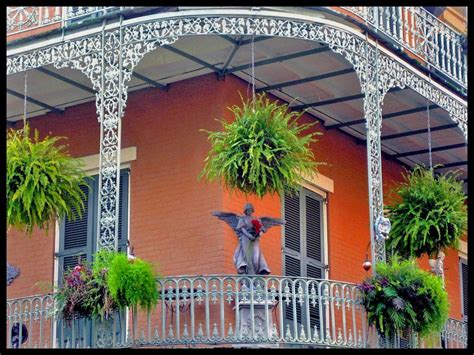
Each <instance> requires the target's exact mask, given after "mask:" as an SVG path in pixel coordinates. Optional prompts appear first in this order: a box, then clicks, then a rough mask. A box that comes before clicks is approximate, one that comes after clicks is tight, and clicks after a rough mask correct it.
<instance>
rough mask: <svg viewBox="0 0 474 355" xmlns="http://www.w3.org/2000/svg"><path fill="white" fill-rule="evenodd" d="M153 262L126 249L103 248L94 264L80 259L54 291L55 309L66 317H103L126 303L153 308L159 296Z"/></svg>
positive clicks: (96, 255) (67, 271) (126, 305)
mask: <svg viewBox="0 0 474 355" xmlns="http://www.w3.org/2000/svg"><path fill="white" fill-rule="evenodd" d="M155 277H156V275H155V273H154V272H153V268H152V265H151V264H150V263H147V262H145V261H143V260H141V259H139V258H136V259H134V260H129V259H128V256H127V255H126V254H124V253H117V252H113V251H108V250H105V249H104V250H100V251H99V252H97V253H96V254H95V258H94V262H93V263H92V265H87V263H83V262H80V261H79V262H78V265H76V266H75V267H74V268H71V269H69V270H66V271H65V272H64V278H63V282H62V286H61V287H60V288H59V289H58V290H57V292H56V294H55V300H56V305H57V308H56V311H57V312H58V313H60V314H61V316H62V317H63V318H64V319H74V318H76V317H94V318H100V319H104V318H107V317H108V316H109V315H111V314H112V313H114V312H115V311H117V310H118V309H122V308H124V307H128V306H133V305H140V306H141V307H142V308H145V309H147V310H149V309H151V308H152V307H153V306H154V305H155V304H156V300H157V298H158V291H157V288H156V280H155Z"/></svg>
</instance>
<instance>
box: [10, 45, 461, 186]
mask: <svg viewBox="0 0 474 355" xmlns="http://www.w3.org/2000/svg"><path fill="white" fill-rule="evenodd" d="M238 41H241V43H240V46H239V44H238ZM251 47H252V46H251V38H250V37H244V38H238V37H223V36H203V37H186V38H180V39H179V40H178V41H177V42H176V43H174V44H173V45H170V46H165V47H160V48H158V49H157V50H155V51H154V52H152V53H150V54H148V55H147V56H145V58H144V59H143V60H142V61H141V62H140V63H139V65H138V66H137V68H136V70H135V73H134V76H133V77H132V80H131V82H130V83H129V87H130V91H134V90H140V89H143V88H147V87H152V86H155V87H159V88H164V87H165V85H169V87H170V89H171V90H172V88H173V83H174V82H177V81H180V80H184V79H188V78H193V77H197V76H200V75H204V74H208V73H212V72H219V71H220V70H222V69H223V68H226V69H227V70H228V73H229V75H236V76H237V77H240V78H241V79H243V80H246V81H248V80H250V73H251V70H250V65H249V63H250V62H251ZM254 52H255V83H256V87H257V90H265V91H269V92H271V93H272V94H274V95H275V96H277V97H278V98H280V99H282V100H284V101H287V102H292V107H295V108H296V109H303V108H308V105H309V104H311V105H312V106H311V107H309V108H308V112H309V113H310V114H311V115H312V116H313V117H315V118H317V119H319V120H321V121H322V122H323V123H324V126H325V127H326V129H329V130H332V129H335V130H336V129H337V130H341V131H344V132H346V133H347V134H349V135H351V136H353V137H355V138H356V139H357V141H358V142H359V143H361V144H365V124H364V123H363V117H364V115H363V110H362V104H363V102H362V95H361V91H360V86H359V82H358V79H357V77H356V74H355V72H354V71H353V70H352V69H351V68H352V67H351V65H350V64H349V63H348V62H347V61H346V60H345V59H344V58H343V57H342V56H340V55H338V54H335V53H333V52H332V51H330V50H328V48H327V47H326V46H322V45H320V44H318V43H314V42H308V41H302V40H294V39H282V38H259V37H257V38H256V39H255V44H254ZM216 78H217V76H216ZM24 79H25V77H24V74H16V75H12V76H8V77H7V121H10V122H14V121H17V120H21V119H22V114H23V108H24V100H23V95H24ZM216 80H217V79H216ZM27 96H28V97H29V101H28V103H27V116H28V117H29V118H31V117H35V116H38V115H42V114H44V113H47V112H50V111H52V110H59V111H61V110H64V109H66V108H67V107H69V106H74V105H77V104H79V103H83V102H88V101H93V100H95V94H94V92H93V90H92V85H91V83H90V82H89V80H88V79H87V78H86V77H85V76H84V75H83V74H82V73H80V72H79V71H76V70H70V69H61V70H58V69H55V68H54V67H53V66H48V67H44V68H40V69H38V70H31V71H29V72H28V80H27ZM427 105H431V109H430V112H429V117H430V126H431V130H432V132H431V147H432V160H433V164H445V165H447V166H448V167H447V168H443V169H439V171H445V170H447V169H461V175H460V178H461V179H464V180H465V187H466V189H467V180H466V179H467V144H466V142H465V139H464V136H463V134H462V133H461V131H460V130H459V128H457V126H456V125H455V124H453V121H451V119H450V118H449V115H448V113H447V112H446V111H444V110H443V109H441V108H439V107H437V106H436V105H434V106H433V104H432V103H429V102H427V101H426V99H425V98H423V97H422V96H420V95H418V94H417V93H415V92H414V91H412V90H411V89H404V90H392V91H390V92H389V93H388V94H387V96H386V97H385V100H384V105H383V118H384V119H383V127H382V150H383V152H384V153H386V154H387V155H389V156H391V157H393V158H394V159H398V160H399V161H401V162H403V163H404V164H407V165H409V166H413V165H415V164H420V163H421V164H424V165H426V166H428V165H429V154H428V153H427V152H428V147H429V140H428V134H427V127H428V115H427Z"/></svg>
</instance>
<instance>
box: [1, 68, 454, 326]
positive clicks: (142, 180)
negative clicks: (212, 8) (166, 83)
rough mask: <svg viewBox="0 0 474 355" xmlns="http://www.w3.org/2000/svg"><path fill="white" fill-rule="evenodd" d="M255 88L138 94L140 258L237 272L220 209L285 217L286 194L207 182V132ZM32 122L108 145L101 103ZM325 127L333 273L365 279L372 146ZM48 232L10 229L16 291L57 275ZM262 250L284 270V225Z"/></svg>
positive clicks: (169, 271)
mask: <svg viewBox="0 0 474 355" xmlns="http://www.w3.org/2000/svg"><path fill="white" fill-rule="evenodd" d="M246 87H247V85H246V83H244V82H243V81H241V80H240V79H238V78H236V77H233V76H229V77H227V78H226V79H225V80H224V81H217V80H216V79H215V76H214V75H205V76H201V77H198V78H194V79H189V80H184V81H181V82H178V83H174V84H173V85H172V86H171V89H170V90H169V91H168V92H163V91H160V90H158V89H152V88H150V89H144V90H140V91H137V92H133V93H130V94H129V99H128V103H127V108H126V114H125V117H124V119H123V126H122V147H123V148H126V147H130V146H136V147H137V160H136V161H133V162H132V163H131V179H130V183H131V190H130V239H131V244H132V245H133V246H134V247H135V252H136V254H137V256H139V257H142V258H144V259H147V260H149V261H152V262H157V263H158V265H159V270H160V273H161V274H162V275H193V274H203V275H206V274H213V273H235V270H234V265H233V262H232V256H233V253H234V249H235V247H236V245H237V239H236V237H235V236H234V234H233V232H232V231H231V230H230V228H229V227H228V226H226V225H225V223H224V222H222V221H219V220H218V219H217V218H215V217H213V216H212V215H211V213H212V211H215V210H224V211H234V212H238V213H242V207H243V205H244V203H245V202H246V201H250V202H252V203H254V207H255V211H256V215H269V216H275V217H280V216H281V206H280V200H279V197H278V196H266V197H265V198H264V199H263V200H259V199H258V198H255V197H249V198H246V197H245V196H241V195H238V194H233V195H230V194H229V193H228V192H226V191H224V190H223V188H222V187H221V186H219V185H218V184H215V183H213V184H211V183H208V182H206V181H204V180H198V175H199V172H200V171H201V169H202V167H203V160H204V158H205V156H206V154H207V151H208V149H209V143H208V142H207V135H206V134H205V133H204V132H199V129H201V128H203V129H207V130H217V129H220V123H218V122H217V121H215V120H214V119H215V118H221V117H225V118H226V119H230V118H231V117H230V111H228V110H227V109H226V107H228V106H231V105H232V104H238V103H239V102H240V98H239V95H238V92H237V91H238V90H240V91H241V92H242V93H245V92H246ZM305 120H307V121H309V120H311V118H309V117H305ZM31 125H32V127H39V128H41V132H42V133H43V134H44V133H47V132H51V134H54V135H61V136H69V139H68V143H69V145H70V152H71V154H72V155H74V156H84V155H91V154H97V153H98V152H99V124H98V122H97V118H96V115H95V103H94V102H91V103H86V104H83V105H78V106H75V107H72V108H68V109H67V110H66V112H65V113H64V114H62V115H61V114H54V113H51V114H48V115H45V116H41V117H38V118H34V119H32V120H31ZM18 126H20V124H18ZM316 128H317V129H318V130H321V131H322V132H323V133H324V135H323V136H321V137H319V139H320V141H319V142H318V143H316V144H315V145H314V150H315V155H316V157H317V159H319V160H321V161H324V162H326V163H327V165H326V166H322V167H321V168H320V172H321V173H322V174H323V175H325V176H327V177H329V178H331V179H332V180H333V181H334V193H329V194H328V244H329V246H328V247H329V265H330V270H329V277H330V278H331V279H334V280H342V281H350V282H358V281H360V280H361V279H362V278H363V277H365V275H366V273H365V272H364V270H363V269H362V266H361V264H362V262H363V261H364V258H365V254H366V251H367V244H368V243H369V208H368V190H367V165H366V159H367V157H366V155H367V153H366V147H365V146H364V145H357V144H356V142H355V140H354V139H353V138H351V137H349V136H347V135H345V134H343V133H341V132H338V131H335V130H331V131H325V130H324V128H323V127H322V125H320V124H318V125H317V126H316ZM401 170H402V169H401V167H400V166H399V165H398V164H397V163H395V162H393V161H388V160H386V159H384V160H383V181H384V185H385V186H384V188H385V189H388V187H389V186H390V184H391V183H392V182H393V181H397V180H399V179H400V171H401ZM42 234H44V233H35V234H34V235H33V236H32V238H31V239H29V238H28V237H26V236H24V235H21V233H18V232H14V231H11V232H9V233H8V239H7V248H8V249H7V253H8V254H7V255H8V261H9V262H10V263H12V264H14V265H16V266H18V267H20V268H21V272H22V273H21V276H20V277H19V278H18V279H17V280H15V281H14V283H13V284H12V285H11V286H9V287H8V288H7V297H8V298H13V297H19V296H27V295H31V294H37V293H40V290H39V289H38V288H35V287H34V286H33V285H34V283H35V282H36V281H51V279H52V275H53V260H52V259H53V257H52V256H53V251H54V237H53V236H54V231H50V235H49V236H44V235H42ZM261 247H262V250H263V251H264V254H265V258H266V260H267V262H268V264H269V266H270V269H271V270H272V273H273V274H275V275H278V274H281V273H282V258H281V229H280V227H274V228H272V229H271V230H270V231H269V232H268V233H267V234H265V235H264V237H263V238H262V241H261ZM368 250H369V255H370V248H369V249H368ZM424 262H425V261H422V265H424V264H423V263H424ZM425 266H426V265H425ZM445 266H446V268H447V270H446V278H447V287H448V292H449V293H450V299H451V304H452V307H451V315H452V316H453V317H455V318H460V314H461V313H460V299H459V276H458V258H457V252H455V251H452V252H450V253H448V255H447V257H446V260H445Z"/></svg>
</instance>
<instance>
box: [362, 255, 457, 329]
mask: <svg viewBox="0 0 474 355" xmlns="http://www.w3.org/2000/svg"><path fill="white" fill-rule="evenodd" d="M376 271H377V274H376V275H373V276H371V277H369V278H367V279H365V280H364V281H363V282H362V283H361V284H358V285H357V287H358V289H359V290H360V291H361V300H362V304H363V306H364V308H365V310H366V312H367V320H368V322H369V324H370V325H374V326H375V327H376V329H377V330H378V331H379V332H380V333H381V334H384V335H385V336H388V337H392V336H394V335H395V334H397V333H400V332H403V331H406V330H410V331H414V332H416V333H418V334H420V335H421V336H424V335H429V334H435V333H437V334H439V332H440V331H441V330H442V329H443V327H444V325H445V323H446V321H447V320H448V315H449V302H448V295H447V292H446V291H445V290H444V288H443V283H442V280H441V279H440V278H438V277H436V276H434V275H432V274H430V273H429V272H427V271H424V270H422V269H420V268H419V267H418V266H417V265H416V264H415V262H414V261H413V260H405V261H401V262H399V261H398V258H396V257H394V258H392V260H391V262H390V263H377V266H376Z"/></svg>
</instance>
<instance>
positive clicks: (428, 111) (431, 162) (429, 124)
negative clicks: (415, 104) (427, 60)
mask: <svg viewBox="0 0 474 355" xmlns="http://www.w3.org/2000/svg"><path fill="white" fill-rule="evenodd" d="M428 76H429V82H430V85H431V74H428ZM426 115H427V117H428V153H429V157H430V171H431V173H433V156H432V153H431V120H430V100H428V99H426Z"/></svg>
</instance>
